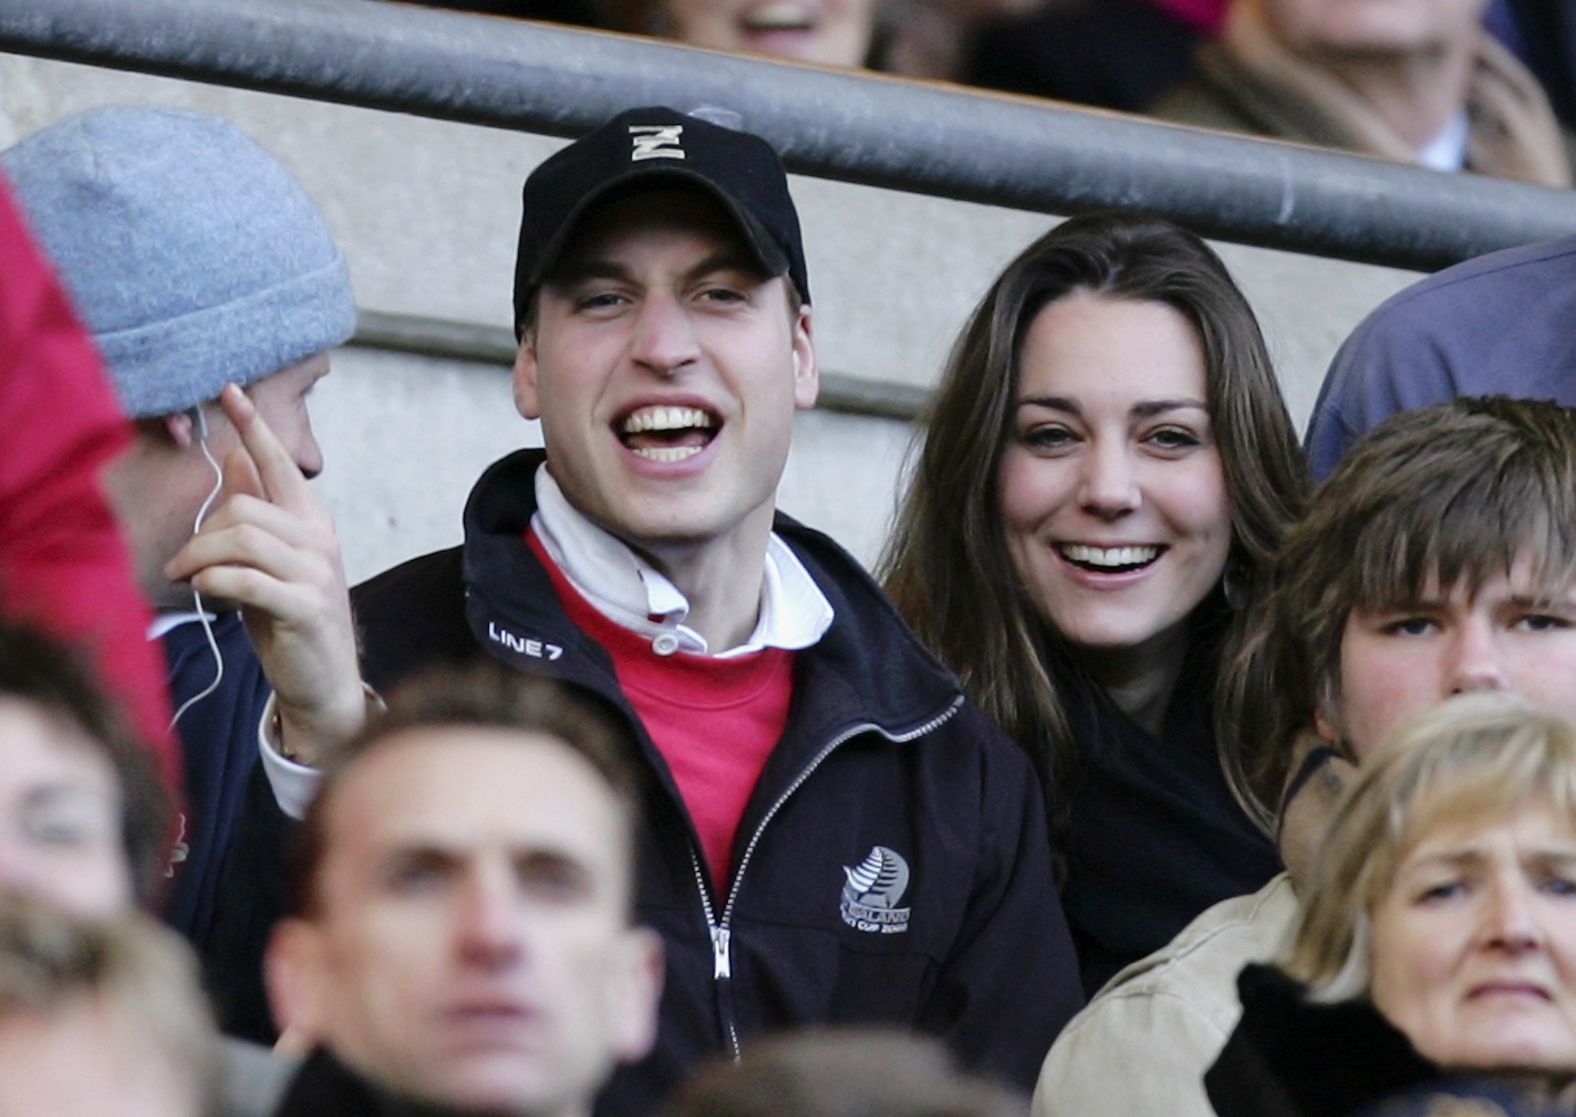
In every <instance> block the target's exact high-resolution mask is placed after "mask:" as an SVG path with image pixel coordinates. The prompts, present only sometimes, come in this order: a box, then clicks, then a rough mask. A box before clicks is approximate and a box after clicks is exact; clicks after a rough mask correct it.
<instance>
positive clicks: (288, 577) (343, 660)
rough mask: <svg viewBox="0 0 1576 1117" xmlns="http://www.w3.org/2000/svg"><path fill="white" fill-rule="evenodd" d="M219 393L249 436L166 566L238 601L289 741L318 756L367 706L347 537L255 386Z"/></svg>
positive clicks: (293, 748)
mask: <svg viewBox="0 0 1576 1117" xmlns="http://www.w3.org/2000/svg"><path fill="white" fill-rule="evenodd" d="M220 403H221V405H222V406H223V407H224V411H225V414H226V415H227V416H228V417H229V420H230V422H231V423H232V424H233V425H234V426H235V429H236V432H237V433H238V434H239V436H240V440H241V445H239V446H237V447H236V448H235V449H233V450H231V451H230V453H229V454H227V455H226V456H225V459H224V491H225V496H224V500H223V501H222V503H220V504H219V505H218V506H217V507H216V508H215V509H214V511H213V512H212V513H211V514H210V515H209V516H208V518H207V519H206V520H205V521H204V523H203V527H202V530H201V531H200V532H199V533H198V534H196V535H195V536H193V537H192V538H191V539H190V540H189V541H188V542H187V543H186V545H185V546H184V547H182V548H181V550H180V551H179V552H178V553H177V554H176V555H175V557H174V558H172V559H171V560H170V561H169V563H168V564H167V565H166V566H165V574H166V575H167V576H168V577H169V578H171V579H188V580H190V582H191V584H192V585H193V586H194V587H195V588H196V589H197V590H198V591H200V592H201V593H202V594H204V595H205V596H209V597H214V598H225V599H228V600H230V601H233V602H235V603H237V604H238V605H240V606H241V609H242V616H243V618H244V619H245V621H246V628H247V632H248V633H249V634H250V636H251V639H252V644H253V646H254V647H255V648H256V650H257V656H258V659H259V660H261V662H262V667H263V674H264V675H265V676H267V678H268V681H269V683H270V684H272V686H273V688H274V693H275V696H276V701H277V703H278V712H279V718H280V723H279V724H280V732H281V741H280V743H281V747H282V751H283V752H284V753H285V755H286V756H289V757H291V758H292V759H295V760H297V761H299V762H301V763H304V764H315V763H317V762H318V761H319V760H320V759H321V758H322V756H323V752H324V750H325V749H327V748H330V747H332V746H333V745H334V744H335V743H337V742H338V741H340V740H342V739H344V738H345V737H347V736H349V735H351V734H353V733H355V732H356V731H357V730H358V729H360V728H361V725H362V723H363V721H364V720H365V716H366V699H365V696H364V693H363V690H362V686H361V674H360V668H359V665H358V662H357V656H356V636H355V626H354V623H353V622H352V620H351V615H350V594H349V591H348V589H347V587H346V585H345V570H344V563H343V562H342V560H341V558H340V554H339V539H338V537H337V536H336V535H335V533H334V523H333V520H332V519H331V518H330V516H329V514H328V510H327V509H326V508H324V507H323V504H322V502H321V501H319V500H318V499H317V497H316V495H314V494H313V492H312V489H311V486H310V485H308V484H307V480H306V478H305V477H304V476H303V475H302V473H301V470H300V468H299V467H297V465H296V463H295V461H294V460H293V459H292V458H291V456H290V453H289V451H287V450H286V449H285V447H284V445H283V444H282V443H280V441H279V439H278V438H277V437H276V436H275V435H274V433H273V431H272V430H270V429H269V427H268V424H267V423H266V422H264V420H263V419H262V417H261V416H260V415H258V414H257V410H256V408H254V407H253V405H252V401H251V400H250V399H248V398H247V396H246V394H245V393H244V392H242V391H241V390H240V389H239V388H237V387H236V386H235V385H233V384H232V385H230V386H228V387H226V388H225V390H224V394H223V395H222V396H221V397H220Z"/></svg>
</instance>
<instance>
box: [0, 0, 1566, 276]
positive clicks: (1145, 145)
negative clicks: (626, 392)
mask: <svg viewBox="0 0 1576 1117" xmlns="http://www.w3.org/2000/svg"><path fill="white" fill-rule="evenodd" d="M0 49H3V50H10V51H15V52H20V53H25V54H36V55H41V56H45V57H50V58H58V59H64V60H68V61H75V62H88V63H93V64H97V65H101V66H111V67H118V68H122V69H130V70H139V71H143V72H147V73H154V74H162V75H165V76H170V77H179V78H186V79H191V80H197V81H205V82H214V83H219V84H224V85H234V86H240V87H243V88H247V89H255V90H263V91H269V92H275V93H286V94H293V95H296V96H302V97H310V98H314V99H318V100H324V101H333V102H339V103H343V104H351V105H360V106H364V107H370V108H377V109H388V110H397V111H400V112H407V113H414V114H417V115H422V116H430V117H436V118H439V119H443V120H453V121H464V122H467V123H474V124H488V125H494V126H498V127H505V128H512V129H517V130H521V131H531V132H542V133H547V134H551V135H572V134H576V133H579V132H582V131H585V130H587V129H589V128H591V127H593V126H595V125H596V124H599V123H601V122H602V121H603V120H605V119H607V118H608V117H609V116H612V115H613V114H614V113H616V112H618V111H620V110H621V109H624V108H628V107H630V106H632V105H640V104H669V105H673V106H674V107H677V108H682V109H690V108H694V107H697V106H700V105H711V106H717V107H723V108H727V109H730V110H732V111H734V112H736V113H738V114H739V115H740V117H741V119H742V121H743V123H744V125H745V126H746V127H748V128H749V129H750V130H751V131H754V132H757V133H759V134H761V135H763V136H765V137H766V138H767V139H769V140H771V141H772V142H773V143H774V144H775V145H776V146H777V147H778V149H779V150H780V151H781V152H782V153H783V157H784V160H785V161H786V162H787V164H788V166H789V167H790V168H791V169H792V170H795V171H798V172H802V173H806V174H811V175H817V176H821V177H825V178H833V179H839V180H843V181H848V182H858V183H864V184H867V185H873V186H881V187H887V188H891V189H896V190H905V191H910V192H915V193H921V194H934V195H940V196H944V197H950V198H959V199H965V200H969V201H975V202H983V203H988V204H994V205H1002V206H1010V207H1013V208H1016V209H1024V210H1033V211H1038V212H1043V213H1051V214H1072V213H1078V212H1084V211H1087V210H1090V209H1097V208H1104V207H1113V206H1114V207H1120V208H1128V209H1144V210H1148V211H1150V212H1153V213H1157V214H1160V215H1162V216H1165V217H1169V218H1171V219H1173V220H1175V221H1178V222H1180V223H1182V224H1184V225H1187V226H1188V227H1190V228H1192V229H1195V230H1197V231H1198V232H1200V233H1202V234H1204V235H1205V236H1209V237H1213V238H1216V239H1220V240H1227V241H1234V242H1238V243H1242V244H1252V245H1260V246H1266V247H1273V248H1283V249H1291V250H1294V251H1298V252H1306V253H1313V254H1318V255H1324V256H1332V257H1336V258H1341V259H1347V260H1354V261H1361V262H1365V263H1377V264H1388V265H1392V266H1397V267H1406V268H1416V269H1431V268H1436V267H1441V266H1444V265H1446V264H1450V263H1454V262H1456V261H1458V260H1461V259H1465V258H1466V257H1469V256H1474V255H1478V254H1480V253H1483V252H1488V251H1492V250H1494V249H1497V248H1504V247H1509V246H1511V245H1514V244H1523V243H1527V242H1530V241H1536V240H1547V239H1552V238H1554V237H1557V236H1562V235H1565V234H1567V233H1570V232H1573V231H1576V192H1571V191H1556V190H1549V189H1545V188H1542V187H1535V186H1527V185H1523V184H1520V183H1512V182H1505V181H1500V180H1494V179H1488V178H1483V177H1479V176H1473V175H1445V174H1437V173H1434V172H1430V171H1424V170H1419V169H1416V168H1412V167H1405V166H1399V165H1396V164H1391V163H1385V162H1381V161H1378V160H1371V159H1362V158H1358V157H1355V156H1349V155H1341V154H1334V153H1329V152H1322V151H1315V150H1313V149H1309V148H1302V147H1297V146H1293V145H1287V144H1276V143H1268V142H1264V141H1260V140H1252V139H1245V138H1240V137H1234V136H1226V135H1218V134H1215V133H1210V132H1204V131H1199V130H1195V129H1190V128H1181V127H1175V126H1168V125H1162V124H1157V123H1153V122H1150V121H1145V120H1142V119H1139V118H1135V117H1125V116H1121V115H1118V114H1112V113H1098V112H1090V111H1083V110H1077V109H1072V108H1068V107H1064V106H1058V105H1054V104H1050V103H1046V102H1036V101H1029V100H1024V99H1020V98H1011V97H1002V96H995V95H990V94H984V93H976V92H970V91H964V90H960V89H954V88H951V87H946V86H938V85H931V84H923V83H916V82H908V81H902V80H898V79H891V78H882V77H877V76H871V75H864V74H853V73H843V72H834V71H826V70H818V69H814V68H809V67H800V66H793V65H788V64H782V63H774V62H766V61H759V60H755V59H750V58H741V57H734V56H730V55H723V54H715V53H711V52H701V51H695V50H691V49H688V48H685V47H678V46H672V45H668V44H663V43H656V42H651V41H649V40H644V39H634V38H630V37H626V36H619V35H607V34H598V33H592V32H582V31H573V30H568V29H563V28H557V27H551V26H548V25H543V24H532V23H526V22H521V21H509V20H498V19H486V18H481V17H476V16H470V15H465V14H460V13H454V12H445V11H437V10H429V9H424V8H415V7H405V6H402V5H397V4H382V3H377V2H376V0H0Z"/></svg>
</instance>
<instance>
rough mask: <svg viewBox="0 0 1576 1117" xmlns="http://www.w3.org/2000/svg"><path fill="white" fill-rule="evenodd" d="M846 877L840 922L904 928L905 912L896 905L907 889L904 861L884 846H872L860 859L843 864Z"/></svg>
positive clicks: (861, 927)
mask: <svg viewBox="0 0 1576 1117" xmlns="http://www.w3.org/2000/svg"><path fill="white" fill-rule="evenodd" d="M843 875H844V876H845V877H847V878H848V879H847V881H846V882H845V883H844V885H843V902H842V904H841V905H840V907H841V910H842V913H843V922H844V923H846V924H848V925H849V926H850V927H852V928H854V930H856V931H868V932H870V933H871V934H875V935H899V934H902V933H903V932H904V931H906V930H908V913H909V911H910V910H911V909H909V908H900V907H898V904H900V903H902V902H903V894H904V893H905V892H907V891H908V862H907V861H905V860H903V857H902V855H901V854H899V853H897V852H896V851H895V850H890V849H888V848H887V847H886V846H873V847H871V850H870V853H869V855H868V856H866V857H865V859H864V860H863V861H861V862H860V863H859V864H857V865H855V866H854V867H853V868H849V867H848V866H847V865H844V866H843Z"/></svg>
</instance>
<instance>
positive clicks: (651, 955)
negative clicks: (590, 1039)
mask: <svg viewBox="0 0 1576 1117" xmlns="http://www.w3.org/2000/svg"><path fill="white" fill-rule="evenodd" d="M666 965H667V963H666V960H665V958H664V956H663V952H662V939H661V937H660V936H659V935H658V934H657V933H656V932H655V931H652V930H651V929H649V928H647V927H631V928H630V929H629V930H628V931H626V932H624V938H623V942H622V943H621V944H620V958H619V964H618V965H617V966H616V967H615V969H616V970H617V971H618V972H617V974H616V975H615V976H614V978H613V981H614V987H613V988H612V990H611V997H610V1000H611V1002H612V1003H611V1010H612V1012H613V1020H614V1025H613V1028H614V1031H613V1037H612V1050H613V1055H614V1057H615V1058H616V1059H618V1061H619V1062H621V1063H632V1062H634V1061H635V1060H637V1059H640V1058H642V1057H643V1056H644V1055H645V1054H646V1053H647V1052H648V1051H650V1050H651V1045H652V1044H653V1043H654V1042H656V1038H657V1004H658V1002H660V1001H661V999H662V982H663V976H664V973H665V971H666Z"/></svg>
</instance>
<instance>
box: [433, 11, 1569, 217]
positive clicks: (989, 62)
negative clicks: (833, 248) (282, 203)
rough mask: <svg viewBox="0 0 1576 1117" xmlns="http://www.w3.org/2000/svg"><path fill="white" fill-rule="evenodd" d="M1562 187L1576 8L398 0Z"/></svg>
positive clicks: (1564, 183)
mask: <svg viewBox="0 0 1576 1117" xmlns="http://www.w3.org/2000/svg"><path fill="white" fill-rule="evenodd" d="M415 2H419V3H426V4H429V5H432V6H436V7H445V8H455V9H461V10H465V11H471V12H485V13H489V14H492V15H498V16H513V17H517V18H521V19H532V20H545V21H548V22H563V23H569V24H575V25H581V26H586V27H592V28H598V29H604V30H615V31H623V32H634V33H638V34H645V35H653V36H658V37H661V38H666V39H670V40H673V41H675V42H680V43H684V44H687V45H690V46H695V47H704V48H706V49H709V50H725V51H736V52H747V53H752V54H759V55H764V56H771V57H776V58H782V59H788V60H792V61H795V62H810V63H815V64H817V65H822V66H835V67H868V68H870V69H873V70H880V71H885V72H889V73H895V74H902V75H905V76H908V77H918V78H932V79H943V80H949V81H957V82H963V83H965V84H969V85H976V86H981V87H984V88H988V89H998V90H1003V91H1007V92H1012V93H1020V94H1027V95H1029V96H1034V97H1044V98H1049V99H1052V100H1056V101H1063V102H1069V103H1072V104H1075V105H1087V106H1091V107H1096V108H1106V109H1118V110H1121V111H1123V112H1131V113H1141V114H1144V115H1148V116H1151V117H1154V118H1156V119H1159V120H1162V121H1168V122H1175V123H1178V124H1188V125H1193V126H1198V127H1205V128H1212V129H1217V130H1225V131H1231V132H1243V133H1247V134H1249V135H1255V136H1263V137H1267V138H1272V139H1279V140H1286V141H1291V142H1296V143H1303V144H1312V145H1315V146H1320V147H1330V148H1337V149H1340V150H1345V151H1353V152H1357V153H1360V154H1363V155H1369V156H1374V157H1377V158H1383V159H1392V160H1396V161H1398V162H1404V163H1414V164H1418V165H1420V166H1426V167H1431V168H1433V169H1435V170H1440V171H1461V170H1468V171H1474V172H1477V173H1480V174H1490V175H1497V176H1502V177H1507V178H1515V179H1521V180H1523V181H1527V182H1534V183H1539V184H1541V185H1546V186H1568V185H1570V182H1571V155H1572V148H1571V139H1570V136H1569V133H1568V132H1567V131H1566V129H1568V128H1570V127H1572V126H1576V13H1573V12H1572V11H1571V9H1570V7H1569V5H1565V4H1548V3H1538V2H1537V0H966V2H953V3H944V2H941V0H885V2H882V0H661V2H656V3H649V2H635V0H585V2H584V3H554V2H548V3H534V2H532V0H415Z"/></svg>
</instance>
